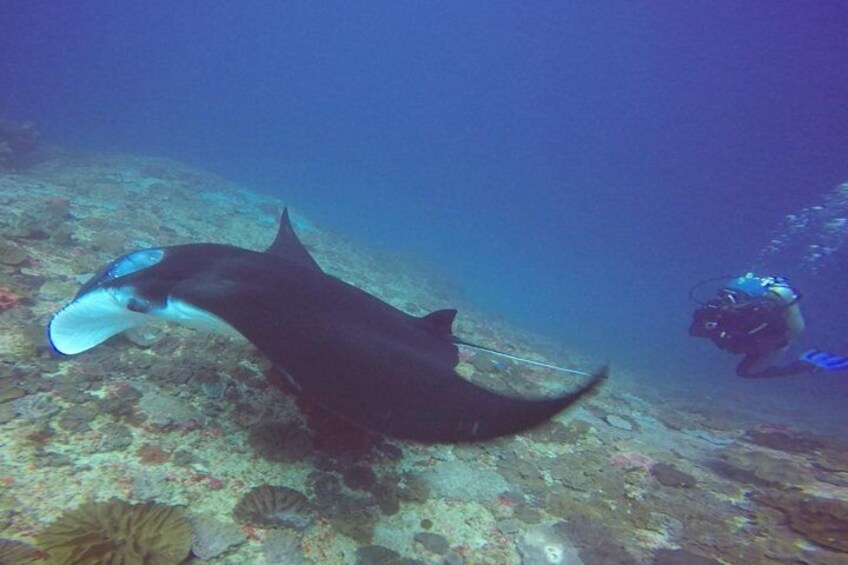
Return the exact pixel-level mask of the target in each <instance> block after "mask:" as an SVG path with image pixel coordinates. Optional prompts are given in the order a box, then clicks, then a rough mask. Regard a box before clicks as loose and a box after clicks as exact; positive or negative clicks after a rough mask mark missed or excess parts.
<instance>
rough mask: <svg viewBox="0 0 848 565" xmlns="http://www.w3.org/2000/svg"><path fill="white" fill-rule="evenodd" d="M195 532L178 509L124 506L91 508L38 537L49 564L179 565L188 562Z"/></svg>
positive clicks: (78, 511) (103, 504)
mask: <svg viewBox="0 0 848 565" xmlns="http://www.w3.org/2000/svg"><path fill="white" fill-rule="evenodd" d="M191 538H192V528H191V523H190V522H189V520H188V518H186V516H185V512H184V510H183V509H182V508H180V507H178V506H167V505H164V504H157V503H153V502H147V503H144V504H130V503H128V502H124V501H123V500H117V499H112V500H110V501H109V502H90V503H87V504H83V505H82V506H80V507H79V508H77V509H76V510H73V511H71V512H67V513H66V514H64V515H63V516H62V517H60V518H59V519H58V520H56V521H55V522H54V523H53V524H51V525H50V526H49V527H48V528H47V529H46V530H45V531H44V532H43V533H42V534H41V535H39V536H38V537H37V539H38V543H39V546H40V548H41V549H43V550H44V551H46V552H47V553H48V554H49V555H50V563H55V564H61V565H88V564H90V563H121V564H123V565H171V564H173V565H176V564H177V563H180V562H182V561H183V560H184V559H185V558H186V557H188V552H189V549H190V548H191V541H192V540H191Z"/></svg>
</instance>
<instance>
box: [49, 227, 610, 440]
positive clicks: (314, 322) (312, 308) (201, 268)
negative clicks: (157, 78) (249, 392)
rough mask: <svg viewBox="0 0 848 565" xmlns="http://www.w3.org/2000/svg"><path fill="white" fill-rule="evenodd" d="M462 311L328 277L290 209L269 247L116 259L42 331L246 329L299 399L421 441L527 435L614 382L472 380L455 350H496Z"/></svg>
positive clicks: (69, 341)
mask: <svg viewBox="0 0 848 565" xmlns="http://www.w3.org/2000/svg"><path fill="white" fill-rule="evenodd" d="M456 313H457V312H456V310H438V311H435V312H432V313H430V314H428V315H426V316H423V317H416V316H412V315H410V314H407V313H405V312H403V311H401V310H399V309H397V308H395V307H393V306H391V305H390V304H388V303H386V302H384V301H382V300H380V299H379V298H377V297H375V296H373V295H371V294H369V293H367V292H365V291H363V290H361V289H359V288H357V287H355V286H353V285H350V284H348V283H346V282H344V281H342V280H340V279H338V278H336V277H334V276H331V275H329V274H327V273H325V272H324V271H323V270H322V269H321V268H320V266H319V265H318V263H317V262H316V261H315V259H313V257H312V256H311V255H310V254H309V252H308V251H307V249H306V248H305V247H304V245H303V244H302V243H301V241H300V240H299V239H298V237H297V234H296V233H295V231H294V229H293V228H292V225H291V222H290V220H289V215H288V210H284V211H283V213H282V217H281V220H280V224H279V230H278V233H277V236H276V238H275V240H274V242H273V244H272V245H271V246H270V247H269V248H268V249H266V250H265V251H264V252H259V251H251V250H248V249H242V248H239V247H234V246H231V245H220V244H213V243H196V244H187V245H177V246H172V247H162V248H154V249H143V250H140V251H134V252H131V253H128V254H126V255H123V256H121V257H119V258H117V259H115V260H114V261H112V262H111V263H108V264H107V265H105V266H104V267H103V268H101V269H100V270H99V271H98V272H97V273H96V274H95V275H94V276H93V277H92V278H91V279H90V280H89V281H88V282H86V283H85V284H84V285H83V286H82V287H81V288H80V290H79V292H78V293H77V295H76V296H75V297H74V298H73V299H72V300H71V301H70V302H69V303H68V304H67V305H66V306H65V307H63V308H62V309H61V310H59V311H58V312H57V313H56V314H55V315H54V316H53V317H52V318H51V320H50V322H49V323H48V326H47V335H48V338H49V341H50V344H51V346H52V348H53V349H54V350H55V351H57V352H58V353H60V354H63V355H75V354H78V353H82V352H84V351H87V350H89V349H91V348H92V347H94V346H96V345H98V344H100V343H102V342H103V341H105V340H106V339H108V338H110V337H112V336H114V335H116V334H118V333H120V332H122V331H124V330H127V329H130V328H133V327H138V326H141V325H144V324H146V323H149V322H150V321H151V320H152V319H153V318H159V319H164V320H166V321H170V322H176V323H179V324H183V325H187V326H190V327H193V328H196V329H199V330H203V331H212V332H216V333H219V334H225V335H241V336H243V337H244V338H247V339H248V340H249V341H250V342H251V343H252V344H253V345H254V346H256V347H257V348H258V349H259V351H260V352H262V353H263V354H264V355H265V356H266V357H267V358H268V359H269V360H270V361H271V362H272V363H273V364H274V365H275V366H276V368H277V369H278V370H279V371H280V372H281V373H283V374H284V375H285V376H286V378H287V379H288V380H289V381H290V383H291V385H292V386H293V388H294V390H295V391H296V394H299V395H302V396H303V397H304V398H306V399H307V400H309V401H312V402H314V403H316V404H318V405H320V406H322V407H324V408H325V409H328V410H329V411H331V412H333V413H335V414H336V415H339V416H341V417H342V418H344V419H347V420H350V421H352V422H353V423H354V424H356V425H358V426H360V427H364V428H368V429H370V430H373V431H376V432H379V433H382V434H385V435H388V436H393V437H397V438H401V439H408V440H413V441H418V442H424V443H458V442H469V441H478V440H486V439H490V438H495V437H499V436H505V435H512V434H516V433H519V432H521V431H524V430H527V429H529V428H532V427H534V426H536V425H538V424H541V423H543V422H545V421H547V420H548V419H550V418H551V417H552V416H554V415H555V414H557V413H559V412H560V411H562V410H564V409H565V408H567V407H568V406H571V405H572V404H574V403H575V402H577V401H578V400H580V399H581V398H582V397H584V396H585V395H586V394H588V393H589V392H591V391H592V390H594V389H595V388H596V387H597V386H598V385H599V383H600V382H601V381H602V380H603V379H604V377H605V376H606V369H605V368H603V369H601V370H599V371H598V372H596V373H594V374H592V375H589V374H587V373H581V372H580V371H569V370H567V369H564V370H565V371H568V372H573V373H578V374H583V375H587V376H588V377H589V378H588V380H587V382H585V383H583V384H582V385H581V386H580V387H579V388H578V389H577V390H576V391H574V392H569V393H568V394H564V395H561V396H557V397H555V398H543V399H525V398H517V397H512V396H505V395H501V394H497V393H495V392H493V391H490V390H488V389H486V388H483V387H480V386H477V385H475V384H473V383H471V382H469V381H468V380H465V379H463V378H462V377H460V376H459V375H458V374H457V372H456V370H455V369H456V366H457V364H458V363H459V350H458V347H471V348H476V349H482V350H485V351H490V352H493V353H496V354H497V353H500V352H497V351H494V350H490V349H488V348H486V347H482V346H479V345H475V344H473V343H471V342H466V341H464V340H462V339H460V338H458V337H457V336H455V335H454V334H453V329H452V326H453V321H454V318H455V317H456ZM504 355H507V354H504ZM507 356H509V355H507ZM509 357H512V356H509ZM513 358H515V357H513ZM518 359H520V358H518ZM525 361H528V362H532V361H529V360H525ZM537 364H540V363H537Z"/></svg>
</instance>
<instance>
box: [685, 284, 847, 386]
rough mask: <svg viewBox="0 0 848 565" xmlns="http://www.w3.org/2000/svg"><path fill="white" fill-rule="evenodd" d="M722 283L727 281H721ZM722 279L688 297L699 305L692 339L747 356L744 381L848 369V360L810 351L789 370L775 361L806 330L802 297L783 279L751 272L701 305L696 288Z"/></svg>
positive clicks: (740, 373) (739, 369)
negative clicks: (708, 341) (709, 341)
mask: <svg viewBox="0 0 848 565" xmlns="http://www.w3.org/2000/svg"><path fill="white" fill-rule="evenodd" d="M722 278H723V277H722ZM715 280H718V279H708V280H706V281H703V282H701V283H698V284H697V285H695V286H694V287H692V289H691V290H690V292H689V296H690V298H692V299H693V300H695V301H696V302H698V303H699V304H701V307H700V308H698V309H697V310H695V312H694V313H693V315H692V318H693V319H692V325H691V326H690V327H689V335H691V336H694V337H703V338H708V339H710V340H712V342H713V343H715V344H716V345H717V346H718V347H719V348H720V349H723V350H725V351H728V352H730V353H733V354H742V355H744V357H743V358H742V361H740V362H739V365H737V367H736V374H737V375H738V376H740V377H742V378H746V379H770V378H775V377H786V376H790V375H798V374H802V373H809V372H813V371H817V370H821V369H824V370H829V371H841V370H848V358H845V357H840V356H838V355H833V354H830V353H825V352H823V351H819V350H817V349H811V350H809V351H806V352H805V353H804V354H803V355H801V357H800V358H799V359H797V360H796V361H794V362H792V363H789V364H788V365H775V364H774V362H775V361H776V360H777V358H778V357H779V356H780V355H781V354H782V353H783V352H784V351H785V350H786V349H787V347H788V346H789V344H790V343H791V342H792V341H793V340H794V339H795V338H796V337H797V336H798V334H800V333H801V332H802V331H804V318H803V316H802V315H801V309H800V307H799V306H798V302H799V301H800V300H801V294H800V293H799V292H798V291H797V290H795V289H794V288H793V287H791V286H790V285H789V282H788V281H787V279H786V278H784V277H774V276H768V277H757V276H754V274H753V273H748V274H746V275H745V276H743V277H738V278H735V279H731V280H730V281H729V283H728V284H727V286H724V287H722V288H720V289H719V291H718V296H717V297H716V298H712V299H710V300H708V301H706V302H701V301H699V300H698V299H696V298H695V297H694V296H693V292H694V291H695V289H697V288H698V287H700V286H701V285H703V284H705V283H707V282H712V281H715Z"/></svg>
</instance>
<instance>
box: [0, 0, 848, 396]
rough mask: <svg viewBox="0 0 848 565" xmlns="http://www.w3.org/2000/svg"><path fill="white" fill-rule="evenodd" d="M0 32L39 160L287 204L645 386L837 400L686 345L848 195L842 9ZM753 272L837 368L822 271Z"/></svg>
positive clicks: (170, 6) (110, 12)
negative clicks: (699, 293)
mask: <svg viewBox="0 0 848 565" xmlns="http://www.w3.org/2000/svg"><path fill="white" fill-rule="evenodd" d="M0 11H2V17H0V53H2V54H3V55H2V57H0V84H2V88H0V114H2V115H4V116H5V117H8V118H11V119H18V120H32V121H34V122H35V123H36V124H37V125H38V127H39V128H40V129H41V130H42V131H43V132H44V134H45V137H46V138H48V139H50V140H51V141H54V142H56V143H60V144H62V145H64V146H68V147H76V148H85V149H97V150H108V151H121V152H127V153H141V154H151V155H161V156H168V157H170V158H173V159H177V160H183V161H187V162H189V163H191V164H194V165H196V166H199V167H203V168H206V169H208V170H212V171H214V172H217V173H219V174H221V175H223V176H225V177H227V178H229V179H231V180H234V181H236V182H238V183H240V184H243V185H246V186H251V187H253V188H255V189H257V190H261V191H264V192H266V193H270V194H275V195H278V196H280V197H281V198H282V199H283V200H284V201H286V202H287V203H289V204H290V205H291V206H293V207H294V208H295V209H297V210H299V211H301V212H302V213H304V214H305V215H307V216H308V217H310V218H311V219H313V220H314V221H316V222H318V223H320V224H321V225H324V226H327V227H330V228H332V229H335V230H337V231H339V232H342V233H345V234H348V235H350V236H352V237H355V238H360V239H362V240H365V241H367V242H369V243H371V244H376V245H380V246H385V247H389V248H392V249H399V250H402V251H411V252H415V253H418V254H420V255H421V256H422V257H424V258H426V259H427V260H428V261H431V262H436V263H438V264H439V265H441V267H442V268H443V269H444V270H445V271H447V272H448V273H450V274H451V276H453V277H455V278H456V279H458V280H459V281H461V283H462V285H463V287H464V288H465V291H466V292H467V294H468V295H469V297H470V298H471V299H473V300H474V301H476V302H478V303H479V304H480V305H481V306H483V307H485V308H487V309H489V310H492V311H496V312H499V313H501V314H503V315H504V316H505V317H507V318H508V319H510V320H512V321H514V322H516V323H518V324H521V325H524V326H526V327H529V328H531V329H534V330H537V331H539V332H542V333H544V334H546V335H547V336H550V337H551V338H553V339H555V340H557V341H559V342H562V343H563V344H567V345H568V346H569V347H573V348H575V349H578V350H581V351H583V352H586V353H588V354H591V355H594V356H596V357H598V358H605V359H610V360H611V361H613V363H614V364H616V365H618V366H623V367H627V368H629V369H633V370H636V371H639V372H640V373H641V374H643V375H644V378H645V379H647V380H648V382H655V383H663V384H665V383H667V382H670V381H673V382H674V383H675V384H680V383H683V384H685V385H686V386H691V387H693V390H700V388H694V387H701V385H704V388H714V387H715V383H716V380H717V379H718V380H719V382H720V383H721V386H726V387H728V390H730V389H734V390H741V391H742V392H743V393H744V394H755V393H756V394H762V391H764V390H768V391H772V392H774V393H775V394H780V395H782V394H787V395H788V396H789V398H792V397H793V396H792V395H793V394H795V393H797V391H798V390H804V391H809V390H811V389H815V390H821V391H822V394H823V395H824V396H830V397H833V396H834V395H833V394H832V393H833V392H837V393H838V395H836V397H837V398H839V395H842V396H841V398H842V399H844V398H845V395H846V394H848V384H846V383H845V382H844V379H843V380H842V381H840V380H838V379H829V380H826V381H825V380H815V381H814V380H810V379H807V380H805V381H791V382H782V383H739V382H736V379H735V377H732V372H733V362H734V359H732V358H731V357H730V356H728V355H726V354H724V353H722V352H719V351H717V350H714V348H712V347H711V346H710V344H708V343H706V342H696V341H695V340H692V339H691V338H689V337H688V336H687V335H686V329H687V326H688V323H689V319H690V315H691V311H692V309H693V308H694V305H693V304H692V303H691V302H689V301H688V299H687V296H686V295H687V291H688V290H689V287H690V286H691V285H692V284H694V283H696V282H698V281H699V280H702V279H705V278H708V277H711V276H716V275H722V274H739V273H742V272H744V271H745V270H747V269H749V268H751V267H752V266H754V265H755V264H756V261H757V257H758V254H759V253H760V251H761V250H762V249H763V248H764V246H766V245H767V244H768V242H769V241H770V240H771V239H773V238H774V237H776V233H777V232H780V230H782V229H783V226H784V223H783V222H784V218H785V217H786V215H787V214H792V213H796V212H797V211H798V210H800V209H802V208H804V207H806V206H813V205H816V204H818V203H820V202H821V201H822V200H823V198H824V197H825V196H826V194H827V193H828V192H830V191H831V190H832V189H833V188H834V187H836V186H837V185H838V184H839V183H841V182H843V181H845V180H846V178H848V166H846V155H848V136H846V135H845V132H846V131H848V128H847V127H846V126H848V107H846V105H845V103H844V101H845V100H846V95H848V78H846V77H848V73H846V71H848V69H846V66H848V63H846V61H848V59H846V58H845V53H848V35H846V34H845V33H844V29H845V24H846V23H848V6H846V5H845V4H844V3H839V2H822V3H817V4H816V7H815V9H811V8H810V7H809V6H807V5H806V4H804V3H798V2H750V3H742V4H740V3H736V2H695V3H686V4H685V5H681V4H679V3H673V2H663V3H650V4H636V3H628V2H607V3H544V2H538V3H530V4H524V3H521V4H517V3H512V2H463V3H456V2H403V3H397V2H368V3H342V2H337V3H334V2H329V3H320V4H316V3H260V2H247V3H224V2H161V1H155V0H154V1H149V2H143V3H115V2H106V1H95V0H92V1H89V2H85V3H73V4H71V3H53V2H4V3H3V4H2V6H0ZM841 257H842V261H844V257H845V255H844V254H843V255H842V256H841ZM769 261H770V263H769V264H768V268H770V269H775V270H779V271H780V272H781V273H782V274H786V275H788V276H790V277H792V278H793V280H798V281H799V282H800V283H802V284H803V292H804V303H805V307H807V308H808V311H809V312H810V313H811V314H814V315H808V320H807V325H808V331H807V333H806V334H805V335H804V336H803V338H802V339H803V341H804V344H803V346H810V347H821V348H823V349H833V350H835V351H841V352H845V353H848V339H846V335H848V334H846V332H845V330H846V328H847V327H848V324H846V323H845V322H844V321H843V320H842V317H843V315H844V314H842V313H843V312H844V303H843V302H842V301H843V300H844V299H845V296H846V294H845V290H846V285H845V283H844V282H843V280H842V279H844V277H841V278H840V277H839V276H838V275H839V273H840V271H838V270H836V268H835V267H829V269H830V270H827V269H825V270H824V271H823V272H821V273H818V274H815V275H814V274H812V273H811V272H810V271H809V269H807V268H806V267H804V266H803V265H800V264H798V263H797V262H793V261H790V260H788V258H787V257H783V256H781V255H776V256H773V257H771V258H770V259H769ZM841 273H842V274H844V269H843V270H842V271H841ZM807 305H809V306H807Z"/></svg>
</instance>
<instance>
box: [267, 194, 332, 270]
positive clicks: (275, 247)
mask: <svg viewBox="0 0 848 565" xmlns="http://www.w3.org/2000/svg"><path fill="white" fill-rule="evenodd" d="M265 253H270V254H271V255H276V256H277V257H282V258H284V259H288V260H289V261H294V262H295V263H298V264H300V265H303V266H304V267H309V268H310V269H314V270H316V271H320V270H321V267H319V266H318V263H316V262H315V259H313V258H312V255H310V254H309V251H307V250H306V247H304V246H303V244H302V243H301V242H300V239H298V237H297V234H296V233H294V228H292V225H291V221H290V220H289V209H288V208H283V215H282V216H281V217H280V228H279V230H277V237H276V238H275V239H274V243H272V244H271V247H269V248H268V249H266V250H265Z"/></svg>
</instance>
